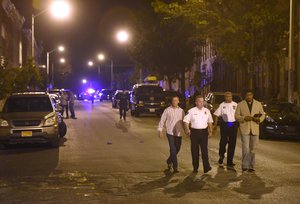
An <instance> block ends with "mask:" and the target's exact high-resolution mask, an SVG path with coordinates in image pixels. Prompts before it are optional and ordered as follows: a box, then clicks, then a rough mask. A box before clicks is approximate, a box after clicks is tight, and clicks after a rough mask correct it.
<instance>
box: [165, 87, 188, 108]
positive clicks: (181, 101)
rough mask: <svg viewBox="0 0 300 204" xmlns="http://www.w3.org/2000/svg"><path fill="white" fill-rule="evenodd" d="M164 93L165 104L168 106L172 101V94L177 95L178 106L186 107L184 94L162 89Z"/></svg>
mask: <svg viewBox="0 0 300 204" xmlns="http://www.w3.org/2000/svg"><path fill="white" fill-rule="evenodd" d="M164 94H165V98H166V105H167V106H170V105H171V103H172V98H173V97H174V96H177V97H179V106H180V107H181V108H182V109H183V110H185V109H186V101H185V98H184V96H183V95H182V94H181V93H179V92H178V91H164Z"/></svg>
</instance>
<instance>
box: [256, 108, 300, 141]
mask: <svg viewBox="0 0 300 204" xmlns="http://www.w3.org/2000/svg"><path fill="white" fill-rule="evenodd" d="M264 110H265V113H266V119H265V121H264V122H263V123H262V124H261V126H260V127H261V132H260V137H261V138H276V137H297V138H300V108H299V107H298V106H297V105H294V104H292V103H288V102H270V103H265V104H264Z"/></svg>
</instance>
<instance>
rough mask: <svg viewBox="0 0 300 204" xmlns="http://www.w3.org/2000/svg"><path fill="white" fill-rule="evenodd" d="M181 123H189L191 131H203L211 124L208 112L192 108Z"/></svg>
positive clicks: (204, 109) (205, 109) (203, 109)
mask: <svg viewBox="0 0 300 204" xmlns="http://www.w3.org/2000/svg"><path fill="white" fill-rule="evenodd" d="M183 122H185V123H190V124H191V128H193V129H205V128H207V126H208V123H213V119H212V116H211V113H210V111H209V110H208V109H207V108H205V107H203V108H201V109H199V108H197V107H194V108H191V109H190V110H189V111H188V113H187V115H186V116H185V117H184V119H183Z"/></svg>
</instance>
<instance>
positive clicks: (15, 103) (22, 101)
mask: <svg viewBox="0 0 300 204" xmlns="http://www.w3.org/2000/svg"><path fill="white" fill-rule="evenodd" d="M52 111H53V107H52V104H51V101H50V99H49V98H48V97H24V98H22V97H12V98H9V99H8V100H7V102H6V103H5V107H4V112H6V113H15V112H52Z"/></svg>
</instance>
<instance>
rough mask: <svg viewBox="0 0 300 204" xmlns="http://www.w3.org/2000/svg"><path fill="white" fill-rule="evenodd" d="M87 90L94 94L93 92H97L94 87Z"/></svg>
mask: <svg viewBox="0 0 300 204" xmlns="http://www.w3.org/2000/svg"><path fill="white" fill-rule="evenodd" d="M87 92H88V93H89V94H93V93H95V92H96V91H95V90H94V89H92V88H89V89H88V90H87Z"/></svg>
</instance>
